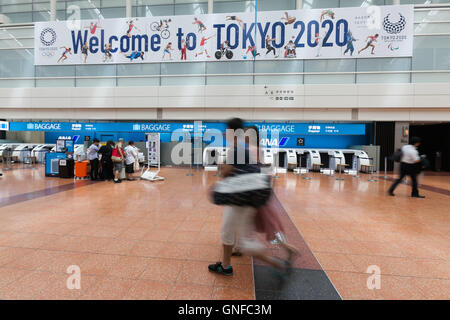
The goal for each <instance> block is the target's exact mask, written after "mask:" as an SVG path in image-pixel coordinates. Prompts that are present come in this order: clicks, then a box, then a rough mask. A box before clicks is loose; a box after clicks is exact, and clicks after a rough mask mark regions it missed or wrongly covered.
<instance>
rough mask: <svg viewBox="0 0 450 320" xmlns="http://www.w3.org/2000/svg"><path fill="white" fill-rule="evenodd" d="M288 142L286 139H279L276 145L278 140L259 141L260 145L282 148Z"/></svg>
mask: <svg viewBox="0 0 450 320" xmlns="http://www.w3.org/2000/svg"><path fill="white" fill-rule="evenodd" d="M288 141H289V138H287V137H283V138H281V140H280V143H278V139H261V141H260V144H261V145H262V146H267V147H284V146H285V145H286V144H287V142H288Z"/></svg>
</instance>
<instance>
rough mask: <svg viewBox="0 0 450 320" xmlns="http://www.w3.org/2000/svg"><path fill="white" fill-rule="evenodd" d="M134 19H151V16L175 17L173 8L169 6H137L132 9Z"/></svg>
mask: <svg viewBox="0 0 450 320" xmlns="http://www.w3.org/2000/svg"><path fill="white" fill-rule="evenodd" d="M134 10H135V13H134V16H135V17H152V16H155V17H156V16H173V15H175V7H174V6H173V5H169V6H167V5H166V6H138V7H134Z"/></svg>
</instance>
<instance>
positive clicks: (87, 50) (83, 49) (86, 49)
mask: <svg viewBox="0 0 450 320" xmlns="http://www.w3.org/2000/svg"><path fill="white" fill-rule="evenodd" d="M88 52H89V47H88V45H87V42H85V43H84V44H83V46H82V47H81V53H82V54H83V55H84V63H86V60H87V57H88Z"/></svg>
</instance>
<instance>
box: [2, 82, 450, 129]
mask: <svg viewBox="0 0 450 320" xmlns="http://www.w3.org/2000/svg"><path fill="white" fill-rule="evenodd" d="M277 90H278V91H290V92H293V94H287V95H288V96H292V97H294V100H292V101H289V100H288V101H284V100H282V101H277V100H275V96H277V95H276V94H275V92H276V91H277ZM270 92H274V95H273V96H271V95H270ZM266 93H269V94H266ZM158 109H159V110H160V118H159V119H161V120H179V119H186V120H189V119H204V120H209V119H211V120H217V119H224V118H229V117H230V116H240V117H242V118H245V119H249V120H253V119H254V120H353V121H355V120H361V121H374V120H376V121H450V84H448V83H425V84H422V83H412V84H342V85H340V84H335V85H284V86H253V85H251V86H242V85H239V86H232V85H229V86H162V87H159V86H155V87H115V88H103V87H96V88H14V89H0V118H7V119H73V120H89V119H95V120H102V119H105V120H106V119H109V120H140V119H146V120H147V119H148V120H154V119H157V118H158V116H157V114H158V113H157V110H158ZM352 115H353V116H352Z"/></svg>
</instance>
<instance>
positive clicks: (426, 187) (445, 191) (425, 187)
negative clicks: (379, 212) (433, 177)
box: [380, 176, 450, 196]
mask: <svg viewBox="0 0 450 320" xmlns="http://www.w3.org/2000/svg"><path fill="white" fill-rule="evenodd" d="M380 178H381V179H384V180H388V181H392V182H394V181H395V180H397V179H396V178H392V177H383V176H381V177H380ZM406 184H407V185H408V186H410V185H411V182H409V181H408V182H407V183H406ZM419 189H423V190H427V191H431V192H435V193H440V194H443V195H444V196H450V190H448V189H442V188H438V187H433V186H430V185H427V184H419Z"/></svg>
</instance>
